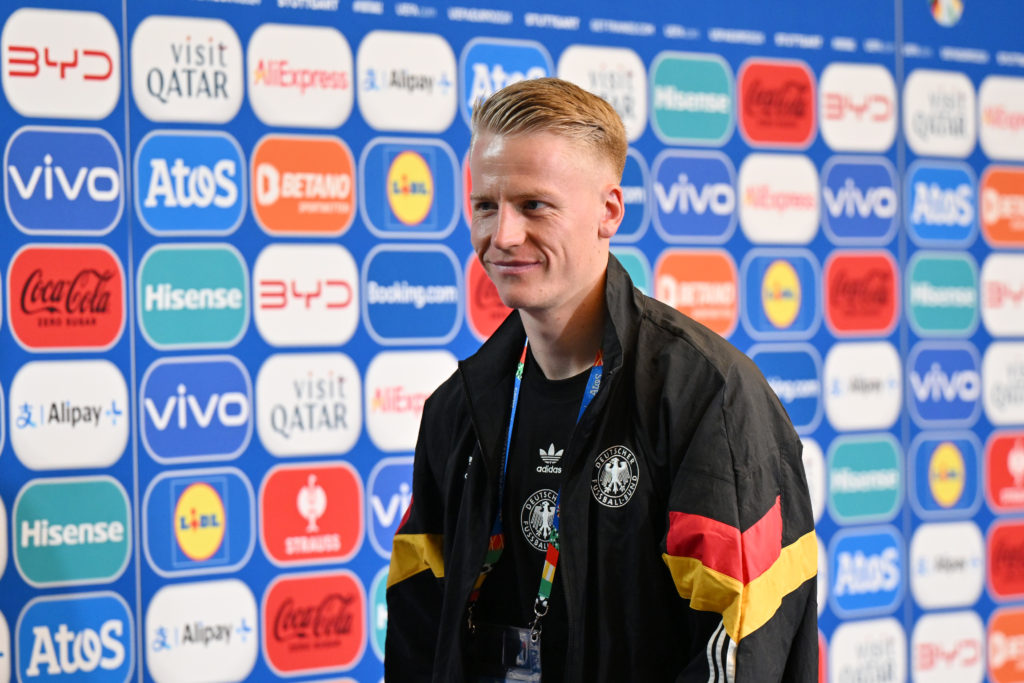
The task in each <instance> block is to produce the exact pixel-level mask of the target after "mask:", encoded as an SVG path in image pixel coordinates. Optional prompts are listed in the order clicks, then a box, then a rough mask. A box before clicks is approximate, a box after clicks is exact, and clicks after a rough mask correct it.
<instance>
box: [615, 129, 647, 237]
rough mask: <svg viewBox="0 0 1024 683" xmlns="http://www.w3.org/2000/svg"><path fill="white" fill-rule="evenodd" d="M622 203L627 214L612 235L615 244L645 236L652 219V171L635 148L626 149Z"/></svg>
mask: <svg viewBox="0 0 1024 683" xmlns="http://www.w3.org/2000/svg"><path fill="white" fill-rule="evenodd" d="M621 185H622V203H623V205H624V207H625V216H623V218H622V223H620V224H619V229H618V231H616V233H615V235H614V236H612V243H613V244H620V243H623V242H635V241H637V240H639V239H640V238H641V237H643V234H644V232H645V231H646V230H647V224H648V222H649V221H650V219H651V205H650V190H649V189H648V188H650V187H651V173H650V171H649V170H648V169H647V162H646V161H644V158H643V157H642V156H640V153H639V152H637V151H636V150H635V149H633V148H630V149H628V150H627V151H626V166H625V167H624V168H623V169H622V183H621Z"/></svg>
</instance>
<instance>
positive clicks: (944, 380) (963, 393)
mask: <svg viewBox="0 0 1024 683" xmlns="http://www.w3.org/2000/svg"><path fill="white" fill-rule="evenodd" d="M979 366H980V363H979V361H978V352H977V350H976V349H975V348H974V347H973V346H971V345H969V344H967V343H957V342H920V343H918V344H917V345H915V346H914V348H913V349H912V350H911V352H910V358H909V360H908V361H907V393H908V396H909V398H910V401H909V408H910V415H911V417H913V418H914V421H915V422H916V423H917V424H919V425H920V426H922V427H926V428H927V427H970V426H972V425H973V424H974V422H975V420H976V419H977V417H978V413H979V412H980V410H981V386H982V385H981V372H980V367H979Z"/></svg>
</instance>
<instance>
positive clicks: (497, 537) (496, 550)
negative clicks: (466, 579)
mask: <svg viewBox="0 0 1024 683" xmlns="http://www.w3.org/2000/svg"><path fill="white" fill-rule="evenodd" d="M529 346H530V340H529V339H527V340H526V343H525V344H523V352H522V353H521V354H520V355H519V363H518V364H517V365H516V377H515V383H514V385H513V387H512V411H511V414H510V415H509V418H508V429H507V430H506V435H505V459H504V462H503V464H502V468H501V476H500V478H499V480H498V514H497V515H496V516H495V518H494V525H493V526H492V527H491V537H490V540H489V541H488V544H487V554H486V555H485V556H484V565H483V567H482V568H481V569H480V575H479V576H477V579H476V583H474V584H473V592H472V593H470V595H469V628H470V631H474V630H475V626H474V624H473V606H474V605H475V604H476V601H477V599H478V598H479V597H480V588H481V587H482V586H483V583H484V580H485V579H486V578H487V575H488V574H490V573H491V570H492V569H494V567H495V565H497V564H498V560H499V559H500V558H501V553H502V551H503V550H504V549H505V534H504V522H503V520H502V509H503V507H504V500H505V477H506V476H508V458H509V451H510V450H511V447H512V428H513V425H515V420H516V408H517V407H518V405H519V390H520V388H521V387H522V384H523V370H524V368H525V367H526V350H527V349H528V348H529ZM603 372H604V360H603V356H602V355H601V350H600V349H598V350H597V357H596V358H595V359H594V365H593V367H592V368H590V376H589V377H588V378H587V387H586V389H585V390H584V391H583V399H582V400H581V401H580V411H579V413H578V414H577V415H576V423H577V424H578V423H579V421H580V418H582V417H583V413H584V411H586V409H587V406H588V405H590V402H591V401H592V400H594V396H596V395H597V391H598V389H600V388H601V375H602V374H603ZM561 502H562V489H561V487H559V489H558V496H557V497H556V498H555V517H554V519H553V520H552V525H551V534H550V535H549V536H548V547H547V552H546V553H545V555H544V569H543V571H542V572H541V579H540V587H539V588H538V589H537V599H536V601H535V602H534V607H533V612H534V619H533V623H532V624H531V627H530V630H531V637H532V639H533V640H534V641H536V640H537V638H539V637H540V620H541V618H542V617H543V616H544V615H545V614H547V611H548V598H549V597H550V596H551V586H552V583H553V582H554V580H555V569H556V568H557V567H558V546H559V543H558V520H559V517H560V516H561V515H560V512H561Z"/></svg>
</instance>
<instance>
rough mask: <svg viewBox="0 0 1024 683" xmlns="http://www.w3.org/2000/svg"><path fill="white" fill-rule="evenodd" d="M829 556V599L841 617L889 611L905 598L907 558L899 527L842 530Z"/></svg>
mask: <svg viewBox="0 0 1024 683" xmlns="http://www.w3.org/2000/svg"><path fill="white" fill-rule="evenodd" d="M829 557H830V558H831V561H830V563H829V576H831V584H832V586H831V590H830V591H829V602H830V604H831V605H832V610H833V611H834V612H835V613H836V614H837V615H838V616H839V617H840V618H843V619H846V618H851V617H861V616H871V615H879V614H888V613H890V612H892V611H893V610H895V609H896V607H897V605H899V603H900V602H901V601H902V599H903V593H904V582H905V578H904V572H905V569H906V567H905V565H906V559H905V557H904V550H903V539H902V538H901V537H900V533H899V531H898V530H897V529H896V528H894V527H891V526H881V527H861V528H857V529H844V530H842V531H839V532H838V533H836V535H835V536H833V538H832V543H831V544H830V547H829Z"/></svg>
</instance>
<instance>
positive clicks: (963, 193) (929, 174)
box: [904, 161, 978, 247]
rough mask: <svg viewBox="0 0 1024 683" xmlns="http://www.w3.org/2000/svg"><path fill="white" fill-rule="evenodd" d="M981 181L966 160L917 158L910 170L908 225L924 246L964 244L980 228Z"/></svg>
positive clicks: (912, 233)
mask: <svg viewBox="0 0 1024 683" xmlns="http://www.w3.org/2000/svg"><path fill="white" fill-rule="evenodd" d="M977 186H978V183H977V181H976V180H975V177H974V172H973V171H972V170H971V168H970V167H969V166H967V165H966V164H959V163H938V162H927V163H925V162H922V161H917V162H914V163H913V164H911V166H910V170H909V171H908V172H907V181H906V190H905V191H906V199H905V202H904V206H905V207H906V221H907V229H908V231H909V233H910V238H911V239H912V240H914V242H916V243H917V244H918V245H919V246H922V247H928V246H933V247H965V246H967V245H968V244H970V243H971V242H972V241H973V240H974V238H975V235H976V234H977V231H978V211H977V204H976V200H975V191H976V190H977Z"/></svg>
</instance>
